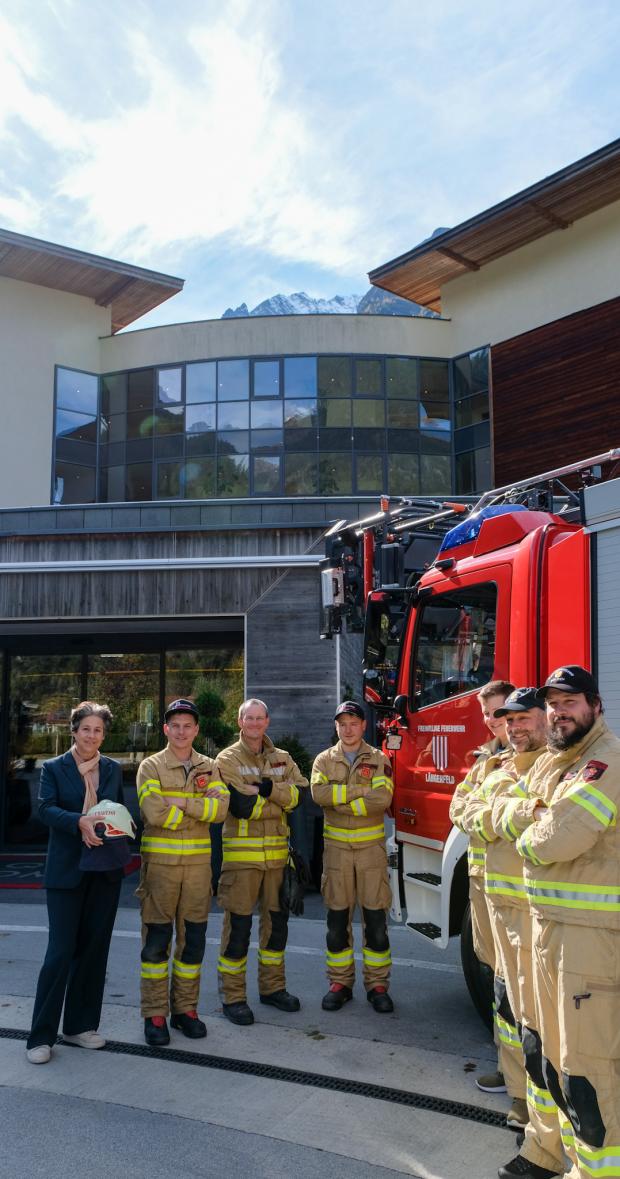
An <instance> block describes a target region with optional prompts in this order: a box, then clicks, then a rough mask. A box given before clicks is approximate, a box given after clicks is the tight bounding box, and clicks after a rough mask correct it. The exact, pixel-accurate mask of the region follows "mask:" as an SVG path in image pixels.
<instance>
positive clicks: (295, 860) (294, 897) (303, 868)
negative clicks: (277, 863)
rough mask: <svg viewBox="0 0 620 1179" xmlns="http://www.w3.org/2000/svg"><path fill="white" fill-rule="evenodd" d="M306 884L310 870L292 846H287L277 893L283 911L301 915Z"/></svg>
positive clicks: (297, 915) (308, 882)
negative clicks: (286, 855)
mask: <svg viewBox="0 0 620 1179" xmlns="http://www.w3.org/2000/svg"><path fill="white" fill-rule="evenodd" d="M308 884H310V872H309V869H308V867H307V865H306V862H305V860H303V859H302V857H301V856H300V855H299V853H298V852H296V851H295V850H294V849H293V848H292V847H289V850H288V860H287V862H286V867H285V869H284V875H283V877H282V884H281V885H280V893H279V901H280V908H281V910H282V912H283V913H292V914H293V916H294V917H301V916H302V914H303V911H304V895H305V891H306V886H307V885H308Z"/></svg>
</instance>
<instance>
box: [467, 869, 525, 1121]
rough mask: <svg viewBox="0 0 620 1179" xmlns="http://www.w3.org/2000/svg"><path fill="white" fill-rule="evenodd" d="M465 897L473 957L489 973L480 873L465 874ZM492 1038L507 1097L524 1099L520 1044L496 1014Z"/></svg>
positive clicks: (491, 959)
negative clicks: (469, 917) (467, 893)
mask: <svg viewBox="0 0 620 1179" xmlns="http://www.w3.org/2000/svg"><path fill="white" fill-rule="evenodd" d="M469 900H470V904H471V928H472V934H473V940H474V950H475V951H476V957H477V958H478V960H479V961H480V962H484V963H485V964H486V965H487V966H489V967H490V968H491V970H492V971H493V974H497V973H498V966H497V964H496V949H495V942H494V939H493V929H492V925H491V914H490V911H489V902H488V900H487V894H486V892H485V888H484V877H483V876H470V877H469ZM513 1010H514V1008H513ZM493 1040H494V1042H495V1046H496V1048H497V1065H498V1068H499V1071H500V1072H501V1073H503V1076H504V1080H505V1082H506V1090H507V1092H508V1093H509V1095H510V1096H511V1097H519V1098H521V1099H522V1100H525V1096H526V1090H525V1068H524V1065H523V1053H522V1051H521V1044H520V1042H518V1040H517V1037H516V1035H515V1034H514V1033H513V1032H512V1029H511V1028H510V1027H508V1026H505V1024H504V1022H502V1024H501V1027H500V1025H499V1020H498V1017H497V1015H496V1016H495V1018H494V1020H493Z"/></svg>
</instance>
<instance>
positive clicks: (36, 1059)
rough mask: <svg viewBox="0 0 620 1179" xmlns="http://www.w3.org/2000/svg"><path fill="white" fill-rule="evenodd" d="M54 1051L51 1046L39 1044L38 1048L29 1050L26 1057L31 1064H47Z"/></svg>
mask: <svg viewBox="0 0 620 1179" xmlns="http://www.w3.org/2000/svg"><path fill="white" fill-rule="evenodd" d="M51 1055H52V1049H51V1048H50V1046H49V1044H37V1046H36V1048H27V1049H26V1057H27V1059H28V1060H29V1061H30V1063H31V1064H47V1062H48V1060H49V1058H50V1056H51Z"/></svg>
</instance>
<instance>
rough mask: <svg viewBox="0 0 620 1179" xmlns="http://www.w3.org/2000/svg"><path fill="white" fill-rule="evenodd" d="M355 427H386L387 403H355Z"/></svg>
mask: <svg viewBox="0 0 620 1179" xmlns="http://www.w3.org/2000/svg"><path fill="white" fill-rule="evenodd" d="M353 425H354V426H384V425H385V401H370V400H368V401H354V402H353Z"/></svg>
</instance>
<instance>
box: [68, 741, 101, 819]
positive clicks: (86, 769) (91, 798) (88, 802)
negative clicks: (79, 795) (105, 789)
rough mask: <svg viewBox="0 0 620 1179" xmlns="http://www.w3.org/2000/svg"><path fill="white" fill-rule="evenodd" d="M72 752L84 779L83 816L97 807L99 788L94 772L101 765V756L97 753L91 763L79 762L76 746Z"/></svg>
mask: <svg viewBox="0 0 620 1179" xmlns="http://www.w3.org/2000/svg"><path fill="white" fill-rule="evenodd" d="M71 752H72V753H73V756H74V757H75V760H76V761H77V768H78V770H79V771H80V774H81V775H82V777H83V779H84V806H83V807H82V814H83V815H85V814H86V813H87V812H88V811H89V810H90V808H91V806H96V805H97V786H96V779H95V775H94V774H93V770H95V769H96V768H97V766H98V765H99V759H100V757H101V754H100V753H96V754H95V756H94V757H91V759H90V761H78V759H77V750H76V747H75V745H74V746H73V749H72V751H71Z"/></svg>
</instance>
